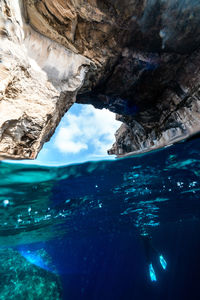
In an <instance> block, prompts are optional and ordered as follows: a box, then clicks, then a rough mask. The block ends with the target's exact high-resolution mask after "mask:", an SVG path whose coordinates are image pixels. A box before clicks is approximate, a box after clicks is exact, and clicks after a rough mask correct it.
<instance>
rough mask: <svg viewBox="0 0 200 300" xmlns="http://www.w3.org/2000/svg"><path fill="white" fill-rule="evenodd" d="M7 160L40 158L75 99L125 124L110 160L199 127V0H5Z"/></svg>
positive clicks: (0, 67)
mask: <svg viewBox="0 0 200 300" xmlns="http://www.w3.org/2000/svg"><path fill="white" fill-rule="evenodd" d="M0 10H1V22H0V33H1V40H2V43H1V47H0V57H1V63H0V78H1V82H0V97H1V100H0V128H1V129H0V156H1V157H8V158H35V157H36V156H37V153H38V151H39V150H40V149H41V147H42V145H43V143H44V142H45V141H47V140H48V139H49V138H50V136H51V135H52V134H53V132H54V130H55V127H56V126H57V124H58V123H59V121H60V118H61V117H62V116H63V114H64V113H65V112H66V111H67V110H68V109H69V107H70V106H71V105H72V104H73V103H74V101H77V102H78V103H89V104H93V105H94V106H95V107H97V108H100V109H101V108H104V107H105V108H108V109H110V110H111V111H113V112H116V113H117V119H119V120H121V121H122V122H123V124H122V126H121V128H120V129H119V130H118V131H117V133H116V143H115V144H114V145H113V147H112V149H111V150H109V153H110V154H117V155H124V154H127V153H130V152H140V151H148V150H150V149H153V148H157V147H163V146H166V145H168V144H171V143H173V142H175V141H178V140H180V139H184V138H186V137H188V136H190V135H192V134H194V133H196V132H198V131H200V118H199V117H200V106H199V95H200V92H199V85H200V79H199V76H200V75H199V68H200V63H199V61H200V60H199V58H200V49H199V47H200V3H199V1H195V0H193V1H191V0H179V1H174V0H170V1H169V0H124V1H121V0H88V1H84V0H40V1H39V0H26V1H22V0H16V1H11V0H1V1H0Z"/></svg>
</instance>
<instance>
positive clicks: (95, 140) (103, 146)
mask: <svg viewBox="0 0 200 300" xmlns="http://www.w3.org/2000/svg"><path fill="white" fill-rule="evenodd" d="M120 125H121V122H119V121H116V120H115V114H114V113H112V112H110V111H108V110H106V109H102V110H99V109H95V108H94V107H93V106H92V105H81V104H74V105H73V106H72V107H71V109H70V110H69V111H68V112H67V113H66V114H65V116H64V117H63V118H62V120H61V122H60V124H59V126H58V127H57V129H56V132H55V133H54V135H53V137H52V138H51V140H50V141H49V142H47V143H45V145H44V146H43V149H42V150H41V151H40V153H39V155H38V157H37V159H36V160H34V161H30V160H28V161H21V162H22V163H34V164H40V165H41V164H42V165H67V164H73V163H81V162H85V161H93V160H104V159H114V156H108V155H107V150H108V149H110V148H111V146H112V144H113V143H114V142H115V136H114V134H115V132H116V130H117V129H118V128H119V127H120ZM17 162H18V163H19V161H17Z"/></svg>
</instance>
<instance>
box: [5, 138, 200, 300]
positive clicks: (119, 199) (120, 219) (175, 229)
mask: <svg viewBox="0 0 200 300" xmlns="http://www.w3.org/2000/svg"><path fill="white" fill-rule="evenodd" d="M0 220H1V222H0V266H1V267H0V299H1V300H4V299H5V300H9V299H16V300H18V299H19V300H21V299H22V300H23V299H24V300H27V299H33V300H35V299H36V300H37V299H38V300H40V299H41V300H45V299H46V300H48V299H50V300H51V299H52V300H54V299H55V300H56V299H66V300H79V299H84V300H90V299H91V300H108V299H109V300H118V299H120V300H129V299H130V300H143V299H144V300H156V299H162V300H165V299H168V300H179V299H180V300H183V299H188V300H195V299H200V139H199V138H198V137H196V138H194V139H192V140H190V141H187V142H182V143H179V144H176V145H173V146H170V147H167V148H165V149H162V150H159V151H154V152H152V153H148V154H145V155H140V156H137V157H129V158H125V159H116V160H114V161H98V162H86V163H83V164H76V165H69V166H62V167H47V166H35V165H23V164H10V163H5V162H1V163H0Z"/></svg>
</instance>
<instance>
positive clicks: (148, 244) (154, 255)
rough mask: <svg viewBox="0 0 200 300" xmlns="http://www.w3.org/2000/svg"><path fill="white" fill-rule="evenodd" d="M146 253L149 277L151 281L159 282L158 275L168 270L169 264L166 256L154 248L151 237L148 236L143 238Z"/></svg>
mask: <svg viewBox="0 0 200 300" xmlns="http://www.w3.org/2000/svg"><path fill="white" fill-rule="evenodd" d="M142 240H143V244H144V251H145V255H146V259H147V263H148V267H149V276H150V279H151V281H157V275H156V274H159V273H160V272H162V271H163V270H166V268H167V262H166V260H165V258H164V256H163V255H162V254H161V253H159V251H158V250H156V249H155V248H154V247H153V244H152V240H151V237H150V236H148V235H144V236H142Z"/></svg>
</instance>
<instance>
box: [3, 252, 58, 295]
mask: <svg viewBox="0 0 200 300" xmlns="http://www.w3.org/2000/svg"><path fill="white" fill-rule="evenodd" d="M39 254H40V256H41V260H42V259H44V256H45V255H44V253H42V252H41V251H40V253H39V252H38V255H39ZM32 257H33V256H32ZM0 263H1V273H0V274H1V280H0V298H1V299H2V300H4V299H5V300H6V299H10V300H11V299H13V300H14V299H38V300H39V299H47V300H48V299H62V296H61V292H62V289H61V283H60V280H59V277H58V275H56V274H54V273H52V272H49V271H47V270H45V269H43V268H42V267H38V266H37V265H36V264H35V263H31V262H29V260H27V259H26V258H24V257H23V256H22V255H21V254H20V253H19V252H18V251H16V250H13V249H11V248H7V249H0Z"/></svg>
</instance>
